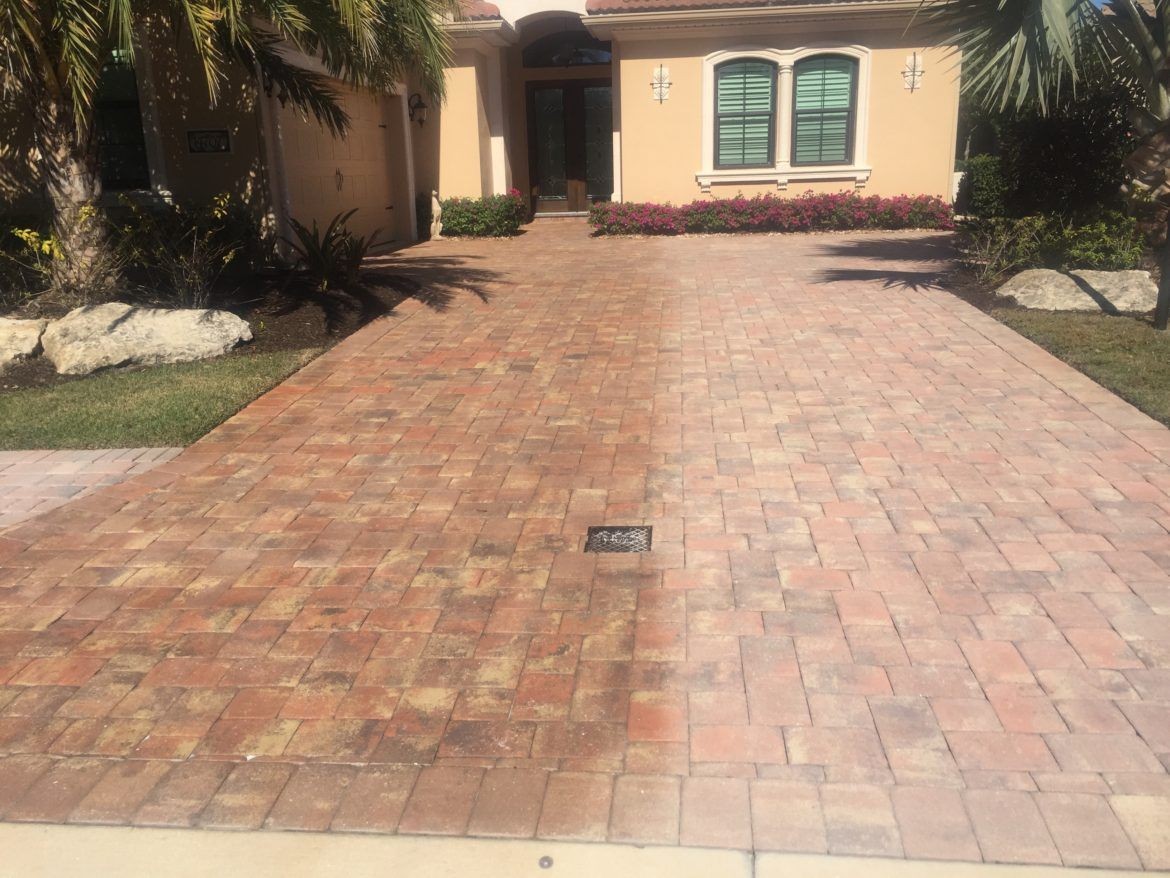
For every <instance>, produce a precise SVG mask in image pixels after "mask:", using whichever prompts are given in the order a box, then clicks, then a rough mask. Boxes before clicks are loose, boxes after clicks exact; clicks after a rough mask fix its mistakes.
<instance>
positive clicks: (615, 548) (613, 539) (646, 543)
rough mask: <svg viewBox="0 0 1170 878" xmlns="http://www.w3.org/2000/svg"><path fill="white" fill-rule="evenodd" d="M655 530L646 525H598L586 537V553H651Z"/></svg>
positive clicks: (590, 529)
mask: <svg viewBox="0 0 1170 878" xmlns="http://www.w3.org/2000/svg"><path fill="white" fill-rule="evenodd" d="M652 531H653V528H650V527H646V526H644V525H604V526H601V525H598V526H594V527H591V528H589V534H588V536H586V537H585V551H586V552H649V551H650V537H651V533H652Z"/></svg>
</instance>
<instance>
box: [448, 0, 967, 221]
mask: <svg viewBox="0 0 1170 878" xmlns="http://www.w3.org/2000/svg"><path fill="white" fill-rule="evenodd" d="M724 2H726V0H710V2H707V0H678V3H677V4H676V3H666V2H660V0H588V3H587V4H585V8H582V4H580V3H578V2H576V0H573V2H568V0H499V3H498V5H496V4H490V3H487V2H484V0H474V3H472V5H470V6H469V7H468V9H469V11H470V13H471V16H472V20H470V21H464V22H458V23H456V25H454V26H453V29H452V32H453V35H454V37H455V38H456V40H457V45H458V46H459V52H458V54H457V62H456V64H455V65H454V66H453V67H452V68H451V70H450V71H449V77H448V99H447V103H446V105H445V106H444V107H443V109H442V118H443V127H442V137H441V140H442V144H441V148H440V151H439V157H438V168H437V171H436V173H435V175H434V177H435V179H436V180H437V181H438V188H439V191H440V194H441V195H443V196H444V197H446V196H451V195H472V194H481V193H482V194H487V193H489V192H500V191H504V190H503V188H502V186H501V182H500V181H501V180H502V179H503V177H504V176H505V171H504V170H502V169H501V166H500V163H499V162H498V160H494V164H493V160H489V161H485V156H487V157H488V158H489V159H492V155H491V148H492V147H491V144H490V143H486V144H485V140H484V136H485V129H486V130H487V131H488V132H489V133H490V132H492V131H494V130H495V129H496V128H498V127H499V126H498V121H493V118H492V110H491V106H490V100H489V94H490V90H491V88H492V87H493V79H492V77H493V65H497V69H498V70H499V71H501V73H500V75H501V76H502V79H503V83H502V86H500V87H502V88H503V91H504V105H505V109H506V114H505V115H506V119H505V120H504V130H505V131H506V144H505V154H506V157H507V168H506V176H507V178H508V180H509V181H510V182H511V184H512V185H515V186H516V187H517V188H518V189H520V190H521V191H522V192H526V193H527V192H530V191H532V190H531V184H532V181H531V180H530V179H529V178H530V169H529V165H530V156H529V143H528V139H529V130H530V128H529V120H528V118H527V117H528V112H529V108H528V106H527V91H528V88H529V85H530V84H531V83H532V82H534V81H540V80H545V81H553V80H563V81H570V80H574V79H609V80H610V81H611V82H612V88H613V96H614V123H613V137H614V156H615V160H614V164H615V180H614V192H613V193H612V196H613V197H614V198H616V199H620V200H625V201H674V202H682V201H690V200H693V199H696V198H703V197H716V198H717V197H729V196H734V195H738V194H745V195H753V194H757V193H782V194H787V195H796V194H799V193H801V192H804V191H808V190H812V191H821V192H827V191H852V190H859V191H864V192H867V193H876V194H881V195H897V194H911V195H915V194H930V195H939V196H942V197H943V198H949V197H950V195H951V193H952V191H953V166H954V154H955V152H954V150H955V134H956V128H957V118H958V103H959V57H958V54H957V52H955V51H954V50H953V49H952V48H951V47H948V46H938V45H924V44H923V42H922V39H923V37H922V34H921V33H920V32H918V31H915V30H910V31H909V32H908V31H907V25H908V24H909V23H910V21H911V16H912V14H913V12H914V8H916V7H914V5H913V4H909V5H908V4H907V2H906V0H841V2H833V3H828V2H819V3H818V2H812V3H805V4H791V3H779V2H773V0H764V2H763V3H762V4H761V6H760V7H758V8H756V7H753V8H750V9H749V8H717V7H718V6H719V4H720V3H724ZM558 29H559V30H561V31H563V32H565V33H569V32H572V31H574V30H576V31H586V32H588V33H590V34H592V35H594V36H595V37H597V38H599V39H601V40H604V41H607V42H609V44H610V46H611V48H612V54H613V61H612V64H610V65H606V66H603V67H598V66H582V67H563V68H555V69H554V68H546V69H540V68H537V69H530V68H525V67H524V66H523V63H522V60H521V57H522V52H523V49H524V47H525V46H527V45H528V44H530V43H532V42H533V41H535V40H538V39H540V38H541V37H543V36H545V35H547V34H550V33H555V32H557V31H558ZM814 50H817V51H823V52H826V53H832V52H834V51H841V52H847V53H851V54H853V55H854V57H855V58H857V59H858V64H859V77H858V80H859V81H858V93H859V105H858V108H857V122H856V142H855V155H854V160H853V162H852V163H851V164H850V165H849V166H848V167H847V168H843V169H834V168H828V167H825V168H813V167H801V168H796V167H791V166H790V165H788V164H787V163H786V162H784V161H782V159H781V156H780V155H779V153H780V152H781V151H782V148H781V146H780V144H781V142H782V141H785V140H786V139H788V138H790V137H791V130H792V122H791V116H790V101H787V102H786V101H785V99H784V97H783V94H782V92H783V91H784V90H785V89H787V90H789V92H790V91H791V86H792V76H791V71H792V63H793V61H794V60H796V59H799V58H800V57H802V56H803V55H805V54H810V53H812V52H813V51H814ZM740 51H743V52H746V53H751V52H756V53H763V54H765V55H768V56H769V57H770V58H772V59H774V60H775V62H776V63H777V64H778V66H779V69H780V70H781V71H782V73H781V76H780V77H779V82H778V107H777V123H776V128H777V134H776V137H777V149H776V151H777V156H776V168H774V169H756V171H757V172H756V173H743V174H735V173H729V172H728V173H712V172H714V171H717V169H715V168H714V167H713V160H712V156H711V153H712V150H711V149H710V148H707V149H705V148H704V144H705V143H707V142H708V141H710V140H712V126H713V121H712V118H711V117H713V103H714V97H713V92H714V85H713V73H712V70H713V67H714V62H712V60H711V59H712V58H713V57H714V56H718V57H719V58H720V59H723V60H726V59H729V58H731V57H733V56H734V55H735V54H736V53H737V52H740ZM912 58H916V60H917V65H918V67H919V69H920V70H921V71H922V76H921V78H920V79H919V81H918V87H917V88H915V89H913V90H911V89H908V88H907V87H906V78H905V76H904V73H905V72H906V70H907V67H908V65H909V63H910V60H911V59H912ZM660 67H662V68H665V69H666V70H668V76H669V80H670V83H671V87H670V93H669V97H668V98H667V99H666V100H665V101H663V102H661V103H659V102H658V101H656V100H654V97H653V93H652V89H651V80H652V79H653V77H654V75H655V72H656V70H658V69H659V68H660ZM785 67H787V71H788V74H789V75H788V76H787V77H785V76H784V75H783V71H784V69H785ZM476 146H478V154H475V153H474V152H472V150H474V149H475V148H476ZM476 159H478V162H477V161H476ZM477 164H478V166H479V178H478V179H475V177H474V174H475V168H476V165H477ZM767 170H776V171H777V172H778V171H780V170H785V171H787V173H784V174H780V173H773V174H769V173H766V172H765V171H767ZM836 171H843V172H842V173H836Z"/></svg>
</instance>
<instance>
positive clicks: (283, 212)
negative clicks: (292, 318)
mask: <svg viewBox="0 0 1170 878" xmlns="http://www.w3.org/2000/svg"><path fill="white" fill-rule="evenodd" d="M257 77H259V70H257ZM256 102H257V104H258V105H259V109H260V136H261V140H262V142H263V144H264V165H265V172H266V173H265V176H266V178H267V182H268V209H269V212H270V215H271V216H272V219H273V222H274V224H275V226H276V228H275V232H276V252H277V254H278V255H280V256H281V257H283V258H287V257H288V255H289V249H288V245H287V244H286V243H285V242H286V241H287V240H289V239H291V237H292V223H290V222H289V218H290V217H291V216H292V203H291V201H290V200H289V194H288V179H287V173H288V172H287V169H286V167H285V157H284V141H283V139H282V132H281V129H280V102H279V101H278V100H277V98H276V96H275V95H268V94H265V93H264V90H263V89H260V88H258V89H257V90H256Z"/></svg>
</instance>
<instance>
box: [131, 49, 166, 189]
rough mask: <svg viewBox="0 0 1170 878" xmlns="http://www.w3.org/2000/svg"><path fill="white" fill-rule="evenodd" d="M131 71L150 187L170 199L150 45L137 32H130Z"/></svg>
mask: <svg viewBox="0 0 1170 878" xmlns="http://www.w3.org/2000/svg"><path fill="white" fill-rule="evenodd" d="M134 73H135V79H136V81H137V84H138V112H139V114H140V115H141V120H142V136H143V140H144V142H145V145H146V166H147V171H148V173H149V174H150V188H151V190H152V191H153V192H154V193H155V194H156V195H158V196H159V197H161V198H163V199H165V200H167V201H170V200H171V191H170V184H169V182H168V178H167V151H166V147H165V146H164V145H163V140H162V119H161V117H160V115H159V109H158V108H159V103H158V89H156V88H155V83H154V65H153V63H152V61H151V58H150V47H149V46H148V45H147V43H146V40H145V39H143V36H142V34H139V33H135V34H134Z"/></svg>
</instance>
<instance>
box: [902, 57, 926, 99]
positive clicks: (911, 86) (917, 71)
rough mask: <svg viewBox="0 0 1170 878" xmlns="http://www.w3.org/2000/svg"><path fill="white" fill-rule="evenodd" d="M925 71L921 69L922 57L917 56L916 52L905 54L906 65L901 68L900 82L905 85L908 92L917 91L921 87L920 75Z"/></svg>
mask: <svg viewBox="0 0 1170 878" xmlns="http://www.w3.org/2000/svg"><path fill="white" fill-rule="evenodd" d="M925 72H926V71H925V70H923V69H922V59H921V58H919V57H918V53H917V52H915V53H914V54H913V55H907V56H906V67H905V69H903V70H902V82H903V83H904V84H905V86H906V90H907V91H910V92H915V91H918V89H919V88H921V87H922V75H923V74H924V73H925Z"/></svg>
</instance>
